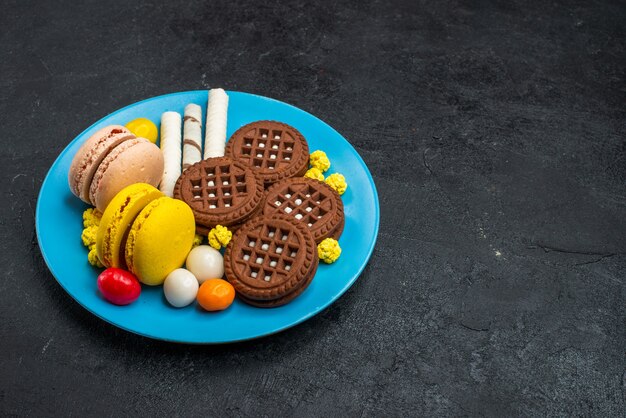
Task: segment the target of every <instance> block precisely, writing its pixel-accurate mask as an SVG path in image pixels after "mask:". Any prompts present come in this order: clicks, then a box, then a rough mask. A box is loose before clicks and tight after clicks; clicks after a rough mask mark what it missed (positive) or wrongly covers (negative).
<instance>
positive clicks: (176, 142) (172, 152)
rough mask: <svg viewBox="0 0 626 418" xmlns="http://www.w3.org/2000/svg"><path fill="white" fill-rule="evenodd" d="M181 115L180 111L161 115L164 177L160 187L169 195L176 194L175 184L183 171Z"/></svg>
mask: <svg viewBox="0 0 626 418" xmlns="http://www.w3.org/2000/svg"><path fill="white" fill-rule="evenodd" d="M180 128H181V117H180V113H178V112H165V113H163V114H162V115H161V151H162V152H163V162H164V170H163V178H162V179H161V184H160V185H159V189H160V190H161V191H162V192H163V193H164V194H165V195H166V196H169V197H172V196H173V194H174V184H176V180H178V177H180V173H181V169H180V167H181V157H182V150H181V148H182V147H181V135H180Z"/></svg>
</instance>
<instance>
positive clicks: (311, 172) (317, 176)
mask: <svg viewBox="0 0 626 418" xmlns="http://www.w3.org/2000/svg"><path fill="white" fill-rule="evenodd" d="M304 177H308V178H310V179H313V180H319V181H324V174H322V170H320V169H319V168H316V167H313V168H310V169H308V170H307V172H306V173H304Z"/></svg>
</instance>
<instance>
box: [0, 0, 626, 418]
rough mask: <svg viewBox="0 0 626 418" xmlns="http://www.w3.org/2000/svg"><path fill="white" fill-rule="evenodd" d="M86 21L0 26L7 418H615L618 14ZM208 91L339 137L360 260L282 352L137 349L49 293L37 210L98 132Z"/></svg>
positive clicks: (625, 15)
mask: <svg viewBox="0 0 626 418" xmlns="http://www.w3.org/2000/svg"><path fill="white" fill-rule="evenodd" d="M62 3H63V4H62ZM76 3H79V2H76ZM80 3H83V4H80V5H72V4H71V2H44V1H41V2H39V3H37V4H30V2H25V1H5V2H4V3H3V4H4V6H3V8H2V13H1V14H0V27H1V28H2V29H1V31H0V56H1V57H2V59H0V75H1V78H0V125H1V126H2V127H3V129H4V130H3V135H2V140H1V141H2V148H1V151H0V152H1V155H2V164H1V165H0V172H1V173H2V185H1V186H0V187H1V188H2V200H3V202H2V205H1V207H0V210H1V212H0V214H1V217H0V219H1V221H0V234H1V235H2V237H3V238H4V239H3V241H2V251H1V252H0V261H1V264H2V270H3V271H2V280H1V281H0V354H1V355H0V414H1V415H12V414H17V415H34V416H50V415H63V416H86V415H87V414H94V413H97V414H99V415H100V414H101V415H111V416H114V415H118V414H120V413H123V414H128V415H130V414H135V413H145V414H157V413H162V414H168V415H169V414H180V415H186V414H193V415H199V414H200V413H203V414H209V415H218V414H220V415H222V414H224V415H233V416H236V415H242V416H259V415H263V416H283V415H287V416H313V415H320V416H333V415H339V414H341V415H350V416H401V415H433V414H436V415H446V416H450V415H483V414H484V415H489V416H507V415H560V416H578V415H593V416H602V417H607V416H622V415H623V414H624V408H625V407H624V395H625V385H626V382H625V376H626V375H625V361H624V355H625V349H626V340H625V335H626V333H625V319H626V315H625V313H626V310H625V307H626V304H625V297H624V291H625V286H624V284H625V280H624V275H625V273H626V255H625V253H626V216H625V215H626V141H625V139H624V138H625V136H624V135H625V133H626V130H625V128H624V126H625V125H624V124H625V122H626V118H625V113H626V112H625V108H624V105H625V104H626V87H625V86H626V77H625V74H624V71H625V68H626V55H625V54H626V48H625V44H626V37H625V30H624V23H625V22H626V7H625V6H624V3H623V2H619V1H613V2H611V1H575V2H572V1H557V2H543V1H541V2H539V1H537V2H532V3H533V4H527V3H528V2H525V1H516V2H505V1H502V2H487V1H478V2H470V1H468V2H462V1H441V2H436V1H432V2H410V1H406V2H395V1H394V2H382V1H379V2H371V3H369V4H367V5H365V4H362V3H361V2H360V1H351V2H337V3H335V2H332V4H315V3H313V2H301V1H296V2H293V1H291V2H278V1H268V2H257V3H243V2H240V1H217V2H202V1H186V2H182V1H171V2H167V4H165V3H166V2H157V1H153V2H150V3H145V4H139V3H137V2H125V1H124V2H122V1H120V2H118V3H117V4H113V3H112V2H105V1H88V2H80ZM161 3H164V4H161ZM328 3H331V2H328ZM620 3H621V4H620ZM213 86H222V87H224V88H227V89H232V90H241V91H247V92H252V93H257V94H261V95H265V96H270V97H274V98H277V99H279V100H283V101H286V102H288V103H291V104H294V105H296V106H298V107H300V108H302V109H304V110H307V111H309V112H311V113H313V114H315V115H317V116H318V117H320V118H321V119H323V120H325V121H327V122H328V123H330V124H331V125H332V126H334V127H335V128H336V129H337V130H338V131H340V132H341V133H342V134H344V136H346V137H347V138H348V139H349V140H350V141H351V142H352V144H354V146H355V147H356V149H357V150H358V151H359V153H360V154H361V155H362V156H363V158H364V160H365V161H366V163H367V164H368V165H369V167H370V169H371V171H372V174H373V176H374V178H375V180H376V183H377V186H378V190H379V194H380V200H381V212H382V213H381V229H380V235H379V239H378V244H377V247H376V250H375V252H374V255H373V257H372V259H371V261H370V264H369V266H368V268H367V269H366V271H365V273H364V274H363V275H362V277H361V278H360V280H359V281H358V282H357V283H356V285H355V286H354V287H353V288H352V289H350V291H349V292H348V293H347V294H346V295H345V296H344V297H342V298H341V299H340V300H339V301H338V302H337V303H336V304H334V305H333V306H332V307H331V308H329V309H328V310H326V311H325V312H323V313H322V314H320V315H319V316H317V317H315V318H313V319H311V320H309V321H307V322H306V323H304V324H302V325H300V326H298V327H296V328H294V329H291V330H289V331H287V332H283V333H281V334H279V335H276V336H273V337H269V338H265V339H261V340H258V341H254V342H250V343H245V344H237V345H227V346H220V347H210V346H209V347H203V346H191V347H190V346H183V345H173V344H168V343H162V342H157V341H152V340H148V339H144V338H141V337H138V336H135V335H132V334H129V333H126V332H124V331H121V330H119V329H117V328H114V327H113V326H110V325H108V324H107V323H105V322H103V321H101V320H99V319H97V318H95V317H94V316H92V315H90V314H89V313H87V312H86V311H85V310H84V309H82V308H81V307H80V306H78V305H77V304H76V303H75V302H74V301H73V300H72V299H71V298H70V297H69V296H68V295H66V294H65V293H64V291H63V290H62V289H61V288H60V286H59V285H58V284H57V283H56V281H55V280H54V278H53V277H52V275H51V274H50V273H49V272H48V270H47V268H46V266H45V264H44V262H43V260H42V257H41V254H40V252H39V249H38V247H37V243H36V238H35V232H34V207H35V204H36V198H37V193H38V190H39V187H40V185H41V182H42V180H43V178H44V176H45V174H46V172H47V170H48V168H49V167H50V165H51V164H52V162H53V161H54V159H55V158H56V156H57V155H58V153H59V152H60V151H61V150H62V149H63V148H64V147H65V146H66V145H67V143H68V142H69V141H70V140H71V139H72V138H74V137H75V136H76V135H77V134H78V133H80V132H81V131H82V130H83V129H85V128H86V127H87V126H89V125H90V124H91V123H93V122H94V121H96V120H97V119H99V118H100V117H102V116H104V115H106V114H108V113H110V112H112V111H114V110H116V109H118V108H120V107H122V106H125V105H127V104H130V103H132V102H135V101H138V100H140V99H144V98H147V97H151V96H155V95H159V94H164V93H169V92H174V91H181V90H190V89H198V88H206V87H213ZM345 256H347V257H349V249H347V251H346V254H345Z"/></svg>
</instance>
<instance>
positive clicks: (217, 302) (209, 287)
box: [197, 279, 235, 311]
mask: <svg viewBox="0 0 626 418" xmlns="http://www.w3.org/2000/svg"><path fill="white" fill-rule="evenodd" d="M197 299H198V303H199V304H200V306H202V307H203V308H204V309H205V310H207V311H221V310H224V309H226V308H228V307H229V306H230V305H231V304H232V303H233V300H234V299H235V288H233V286H232V285H231V284H230V283H228V282H227V281H226V280H222V279H208V280H206V281H205V282H204V283H202V285H201V286H200V289H199V290H198V296H197Z"/></svg>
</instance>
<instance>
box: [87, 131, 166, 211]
mask: <svg viewBox="0 0 626 418" xmlns="http://www.w3.org/2000/svg"><path fill="white" fill-rule="evenodd" d="M162 176H163V154H162V153H161V150H160V149H159V147H157V146H156V145H154V144H153V143H152V142H150V141H148V140H147V139H145V138H135V139H132V140H130V141H126V142H123V143H121V144H120V145H118V146H117V147H115V148H114V149H113V150H112V151H111V152H110V153H109V155H107V156H106V157H105V158H104V160H103V161H102V162H101V163H100V166H99V167H98V170H97V171H96V173H95V174H94V176H93V180H92V182H91V188H90V191H89V196H90V200H91V203H92V204H93V205H94V206H95V207H96V208H98V210H100V211H102V212H104V211H105V209H106V207H107V205H108V204H109V202H110V201H111V199H113V197H114V196H115V195H116V194H117V193H118V192H119V191H120V190H122V189H123V188H124V187H126V186H129V185H131V184H134V183H148V184H150V185H152V186H157V185H158V184H159V181H160V180H161V177H162Z"/></svg>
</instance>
